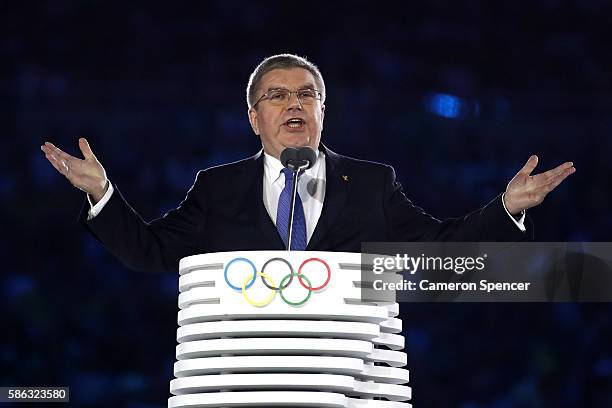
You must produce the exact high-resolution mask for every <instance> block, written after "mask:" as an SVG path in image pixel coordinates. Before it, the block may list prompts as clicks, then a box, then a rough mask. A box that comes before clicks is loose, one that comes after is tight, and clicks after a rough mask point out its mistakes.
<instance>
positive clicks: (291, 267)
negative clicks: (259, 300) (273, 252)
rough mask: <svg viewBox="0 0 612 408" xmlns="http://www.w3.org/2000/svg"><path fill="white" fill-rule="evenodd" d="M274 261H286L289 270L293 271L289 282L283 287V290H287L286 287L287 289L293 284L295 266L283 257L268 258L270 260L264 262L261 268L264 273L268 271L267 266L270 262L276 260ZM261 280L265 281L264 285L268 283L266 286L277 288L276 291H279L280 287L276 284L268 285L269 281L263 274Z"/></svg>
mask: <svg viewBox="0 0 612 408" xmlns="http://www.w3.org/2000/svg"><path fill="white" fill-rule="evenodd" d="M274 261H281V262H282V263H284V264H285V265H287V266H288V267H289V270H290V271H291V278H290V279H289V281H288V282H287V284H286V285H285V286H282V289H283V290H285V289H287V286H289V285H291V282H292V281H293V275H294V272H293V266H291V264H290V263H289V262H287V260H286V259H283V258H272V259H269V260H268V261H267V262H266V263H265V264H264V266H263V267H262V268H261V272H262V273H265V271H266V266H268V264H269V263H271V262H274ZM261 281H262V282H263V283H264V285H266V287H267V288H268V289H272V290H276V291H278V288H275V287H274V286H270V285H268V282H266V279H265V278H264V277H263V276H262V277H261Z"/></svg>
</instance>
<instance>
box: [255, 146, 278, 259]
mask: <svg viewBox="0 0 612 408" xmlns="http://www.w3.org/2000/svg"><path fill="white" fill-rule="evenodd" d="M263 160H264V154H263V150H261V151H260V152H259V153H258V154H256V155H255V156H253V161H252V165H251V166H248V167H247V169H246V170H247V174H248V175H250V176H252V177H250V178H249V184H250V186H249V193H248V195H247V197H250V198H251V199H253V200H254V201H255V202H254V203H253V202H250V203H245V204H246V205H247V206H248V208H250V211H251V217H252V219H254V220H255V222H256V224H257V227H258V228H259V230H260V232H261V234H262V237H263V238H264V239H265V240H266V241H267V242H268V243H269V244H270V245H269V246H270V247H271V248H274V249H284V248H285V245H284V244H283V240H282V239H281V237H280V234H279V233H278V231H277V230H276V226H275V225H274V223H273V222H272V219H271V218H270V215H269V214H268V211H267V210H266V207H265V206H264V203H263V177H264V165H263ZM248 175H245V176H246V177H248ZM258 247H264V246H262V245H258Z"/></svg>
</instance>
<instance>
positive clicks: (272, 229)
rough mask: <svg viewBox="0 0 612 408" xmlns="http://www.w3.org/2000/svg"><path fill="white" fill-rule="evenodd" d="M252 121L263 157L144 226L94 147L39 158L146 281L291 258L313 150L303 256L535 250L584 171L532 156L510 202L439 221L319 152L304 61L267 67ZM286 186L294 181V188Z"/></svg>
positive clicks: (204, 174)
mask: <svg viewBox="0 0 612 408" xmlns="http://www.w3.org/2000/svg"><path fill="white" fill-rule="evenodd" d="M247 104H248V107H249V110H248V116H249V121H250V123H251V126H252V128H253V131H254V132H255V133H256V134H257V135H259V137H260V138H261V142H262V146H263V149H262V151H260V152H259V153H257V154H256V155H254V156H252V157H250V158H247V159H244V160H241V161H238V162H236V163H231V164H227V165H222V166H218V167H214V168H210V169H207V170H204V171H200V172H199V173H198V175H197V178H196V181H195V183H194V185H193V186H192V188H191V189H190V190H189V192H188V194H187V197H186V198H185V199H184V200H183V202H181V204H180V206H179V207H178V208H176V209H175V210H172V211H170V212H168V213H167V214H165V215H164V216H163V217H161V218H158V219H156V220H154V221H151V222H145V221H143V220H142V219H141V217H140V216H139V215H138V214H137V213H136V212H135V211H134V210H133V209H132V208H131V207H130V206H129V204H128V203H127V201H126V200H125V199H124V198H123V197H122V195H121V194H120V193H119V191H118V189H117V187H116V185H114V184H113V183H111V182H110V181H109V180H108V179H107V177H106V173H105V171H104V168H103V167H102V165H101V164H100V162H99V161H98V160H97V159H96V157H95V155H94V154H93V152H92V150H91V148H90V147H89V144H88V142H87V141H86V140H85V139H79V147H80V149H81V151H82V153H83V155H84V160H81V159H78V158H76V157H73V156H70V155H68V154H66V153H65V152H63V151H61V150H60V149H58V148H57V147H55V146H54V145H53V144H51V143H45V145H43V146H41V149H42V150H43V152H44V153H45V156H46V157H47V159H48V160H49V161H50V162H51V164H52V165H53V166H54V167H55V168H56V169H57V170H58V171H59V172H60V173H61V174H63V175H64V176H65V177H66V178H67V179H68V180H69V181H70V182H71V183H72V184H73V185H74V186H75V187H77V188H79V189H81V190H83V191H85V192H86V193H87V194H88V196H87V201H86V203H85V205H84V208H83V211H82V212H81V215H80V217H79V219H80V221H81V222H82V223H83V224H84V225H85V226H86V228H88V229H89V231H91V232H92V233H93V235H94V236H95V237H96V238H97V239H98V240H99V241H100V242H102V243H103V244H104V246H105V247H106V248H107V249H108V250H109V251H110V252H111V253H112V254H113V255H115V256H116V257H117V258H118V259H119V260H121V262H123V263H124V264H125V265H127V266H128V267H130V268H133V269H137V270H176V269H177V266H178V261H179V260H180V259H181V258H182V257H185V256H188V255H193V254H198V253H206V252H217V251H231V250H255V249H262V250H263V249H283V248H284V247H285V243H286V241H287V236H286V235H287V233H286V231H287V227H288V218H287V216H286V215H287V209H288V198H287V197H288V192H289V191H290V190H291V184H292V180H291V178H290V177H289V176H288V174H287V173H286V171H283V166H282V165H281V164H280V161H279V157H280V154H281V152H282V151H283V150H284V149H285V148H286V147H299V146H310V147H312V148H313V149H315V151H316V152H317V160H316V162H315V165H314V166H313V167H312V168H311V169H309V170H307V171H306V172H305V173H304V174H303V175H302V176H301V177H300V179H299V181H298V200H297V202H296V209H295V219H294V223H293V229H294V233H295V236H294V237H293V242H296V246H295V247H293V248H294V249H306V250H323V251H352V252H359V251H360V249H361V243H362V242H372V241H417V240H420V241H434V240H448V241H518V240H524V239H528V238H529V237H530V236H531V234H532V227H531V225H529V223H527V224H528V225H525V210H526V209H528V208H531V207H533V206H535V205H538V204H540V203H541V202H542V200H543V199H544V197H545V196H546V195H547V194H548V193H549V192H550V191H552V190H553V189H554V188H555V187H557V186H558V185H559V184H560V183H561V182H562V181H563V180H564V179H565V178H566V177H567V176H569V175H570V174H572V173H573V172H574V171H575V168H574V167H573V164H572V163H571V162H568V163H564V164H562V165H560V166H558V167H556V168H555V169H552V170H549V171H547V172H545V173H541V174H538V175H534V176H531V175H530V174H531V172H532V171H533V170H534V168H535V166H536V165H537V160H538V159H537V157H536V156H531V157H530V158H529V160H528V161H527V163H526V164H525V166H524V167H523V168H522V169H521V170H520V171H519V172H518V173H517V174H516V176H515V177H514V178H513V179H512V180H511V181H510V183H509V184H508V186H507V188H506V191H505V192H504V193H503V194H500V195H499V196H497V197H496V198H494V199H493V200H492V201H491V202H489V203H488V204H487V205H485V206H484V207H482V208H480V209H479V210H477V211H474V212H472V213H470V214H468V215H466V216H464V217H460V218H452V219H447V220H443V221H440V220H437V219H435V218H433V217H432V216H430V215H428V214H426V213H425V212H424V211H423V210H422V209H420V208H418V207H416V206H414V205H413V204H412V203H411V202H410V200H409V199H408V198H407V197H406V196H405V195H404V193H403V191H402V187H401V185H400V184H399V183H398V182H396V180H395V173H394V171H393V169H392V168H391V167H390V166H387V165H383V164H379V163H373V162H367V161H362V160H357V159H353V158H349V157H346V156H342V155H339V154H337V153H334V152H333V151H331V150H330V149H329V148H327V147H326V146H324V145H323V144H321V143H320V140H321V133H322V130H323V119H324V115H325V83H324V82H323V77H322V76H321V73H320V72H319V70H318V68H317V67H316V66H315V65H314V64H312V63H310V62H309V61H307V60H305V59H304V58H301V57H298V56H295V55H291V54H282V55H276V56H272V57H269V58H267V59H265V60H264V61H263V62H262V63H261V64H259V66H258V67H257V68H256V69H255V71H254V72H253V73H252V74H251V77H250V79H249V84H248V86H247ZM285 177H287V182H285Z"/></svg>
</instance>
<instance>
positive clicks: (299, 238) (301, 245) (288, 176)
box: [276, 169, 306, 251]
mask: <svg viewBox="0 0 612 408" xmlns="http://www.w3.org/2000/svg"><path fill="white" fill-rule="evenodd" d="M283 174H284V175H285V188H283V191H281V194H280V197H279V198H278V210H277V212H276V229H277V230H278V232H279V234H280V236H281V238H282V239H283V242H284V243H285V247H287V239H288V238H287V236H288V234H289V231H288V227H289V208H290V207H291V193H292V192H293V172H292V171H291V170H289V169H283ZM302 174H303V172H301V173H300V174H299V176H301V175H302ZM291 249H293V250H298V251H303V250H305V249H306V217H305V216H304V207H303V206H302V200H301V199H300V193H297V195H296V197H295V209H294V210H293V231H292V232H291Z"/></svg>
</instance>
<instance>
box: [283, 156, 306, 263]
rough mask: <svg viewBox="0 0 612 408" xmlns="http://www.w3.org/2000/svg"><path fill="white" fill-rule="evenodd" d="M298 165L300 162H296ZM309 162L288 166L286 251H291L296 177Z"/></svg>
mask: <svg viewBox="0 0 612 408" xmlns="http://www.w3.org/2000/svg"><path fill="white" fill-rule="evenodd" d="M298 163H300V162H298ZM309 164H310V163H309V162H308V161H306V163H304V162H303V161H302V162H301V163H300V164H297V165H296V164H293V163H290V164H289V166H288V167H289V168H290V169H291V170H292V171H293V191H292V192H291V205H290V206H289V231H288V234H287V251H291V238H292V233H293V212H294V211H293V210H294V207H295V199H296V198H297V184H298V175H299V173H300V171H301V170H305V169H307V168H308V166H309Z"/></svg>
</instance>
